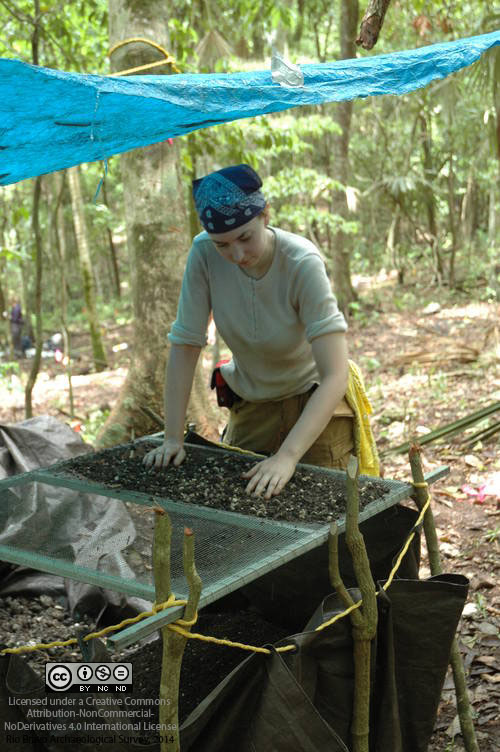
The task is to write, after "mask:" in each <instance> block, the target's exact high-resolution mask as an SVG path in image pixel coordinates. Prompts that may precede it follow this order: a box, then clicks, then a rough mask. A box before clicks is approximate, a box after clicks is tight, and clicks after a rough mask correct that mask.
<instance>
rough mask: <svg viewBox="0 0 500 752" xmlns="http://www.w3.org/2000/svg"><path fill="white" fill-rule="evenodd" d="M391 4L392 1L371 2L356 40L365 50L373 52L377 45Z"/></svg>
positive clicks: (371, 0)
mask: <svg viewBox="0 0 500 752" xmlns="http://www.w3.org/2000/svg"><path fill="white" fill-rule="evenodd" d="M390 2H391V0H369V3H368V7H367V9H366V11H365V15H364V16H363V20H362V21H361V27H360V30H359V37H358V38H357V39H356V44H357V45H361V46H362V47H363V49H364V50H371V49H373V47H375V45H376V44H377V39H378V35H379V34H380V31H381V30H382V25H383V23H384V18H385V14H386V11H387V8H388V7H389V3H390Z"/></svg>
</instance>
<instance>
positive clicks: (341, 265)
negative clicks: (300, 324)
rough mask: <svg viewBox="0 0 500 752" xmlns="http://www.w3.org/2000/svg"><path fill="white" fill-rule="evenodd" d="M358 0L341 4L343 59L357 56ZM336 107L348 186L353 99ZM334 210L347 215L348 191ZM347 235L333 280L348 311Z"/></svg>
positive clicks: (340, 171)
mask: <svg viewBox="0 0 500 752" xmlns="http://www.w3.org/2000/svg"><path fill="white" fill-rule="evenodd" d="M358 15H359V7H358V0H342V4H341V24H340V28H341V58H342V59H343V60H345V59H347V58H352V57H355V56H356V44H355V41H354V40H355V38H356V29H357V24H358ZM336 107H337V110H336V118H335V119H336V121H337V122H338V124H339V125H340V127H341V129H342V133H341V135H339V136H335V137H334V155H335V159H334V163H333V164H334V170H335V175H334V176H333V177H335V179H336V180H338V181H340V182H341V183H342V185H344V186H346V185H347V184H348V181H349V139H350V131H351V118H352V110H353V103H352V101H349V102H339V103H338V104H337V106H336ZM332 211H333V213H334V214H338V215H339V216H341V217H344V218H347V214H348V208H347V201H346V196H345V192H344V191H335V192H334V194H333V196H332ZM348 243H349V241H348V238H347V236H346V235H345V233H344V232H343V231H342V230H339V231H338V232H337V233H336V235H335V237H334V240H333V248H332V259H333V281H334V287H335V292H336V295H337V299H338V303H339V307H340V308H341V310H343V311H347V309H348V306H349V303H351V302H352V301H353V300H355V299H356V293H355V292H354V289H353V287H352V282H351V270H350V249H349V244H348Z"/></svg>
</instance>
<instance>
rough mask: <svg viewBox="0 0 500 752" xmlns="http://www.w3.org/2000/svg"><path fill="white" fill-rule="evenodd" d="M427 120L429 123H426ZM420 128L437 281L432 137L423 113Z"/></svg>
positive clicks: (439, 272)
mask: <svg viewBox="0 0 500 752" xmlns="http://www.w3.org/2000/svg"><path fill="white" fill-rule="evenodd" d="M428 118H429V121H428ZM420 126H421V131H422V159H423V167H424V177H425V181H426V185H425V187H424V189H423V198H424V202H425V209H426V212H427V223H428V226H429V234H430V238H431V240H430V245H431V252H432V257H433V259H434V264H435V269H436V273H437V275H438V279H439V281H441V280H442V278H443V274H444V268H443V259H442V257H441V253H440V252H439V246H438V242H437V234H438V229H437V221H436V199H435V196H434V191H433V189H432V183H433V181H434V177H435V169H434V163H433V158H432V137H431V126H430V115H428V114H427V113H426V112H425V111H423V112H422V113H421V115H420Z"/></svg>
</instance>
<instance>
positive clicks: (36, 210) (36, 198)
mask: <svg viewBox="0 0 500 752" xmlns="http://www.w3.org/2000/svg"><path fill="white" fill-rule="evenodd" d="M33 10H34V19H35V23H34V27H33V32H32V35H31V55H32V60H33V65H38V64H39V58H38V41H39V22H40V0H34V2H33ZM41 195H42V177H41V176H40V175H39V176H38V177H37V178H35V183H34V187H33V210H32V215H31V228H32V230H33V238H34V245H35V253H34V257H35V270H36V271H35V316H36V348H35V357H34V358H33V363H32V364H31V370H30V372H29V375H28V381H27V383H26V387H25V390H24V415H25V417H26V418H32V417H33V405H32V399H31V397H32V393H33V387H34V386H35V383H36V379H37V376H38V371H39V370H40V361H41V358H42V339H43V328H42V231H41V228H40V197H41ZM26 300H27V296H26ZM26 320H28V314H26ZM28 321H29V320H28ZM29 328H30V325H29V324H28V329H29Z"/></svg>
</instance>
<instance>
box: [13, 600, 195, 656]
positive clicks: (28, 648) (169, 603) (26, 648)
mask: <svg viewBox="0 0 500 752" xmlns="http://www.w3.org/2000/svg"><path fill="white" fill-rule="evenodd" d="M186 604H187V601H186V600H179V601H178V600H176V598H175V595H174V594H173V593H172V594H171V595H170V597H169V598H168V599H167V600H166V601H164V602H163V603H159V604H154V605H153V608H152V609H151V611H143V612H142V613H140V614H137V616H133V617H130V618H129V619H124V620H123V621H121V622H120V623H119V624H113V625H112V626H110V627H105V628H104V629H101V630H100V631H99V632H90V633H89V634H87V635H85V637H84V638H83V641H84V642H88V640H93V639H94V638H96V637H104V636H105V635H107V634H109V633H110V632H117V631H118V630H119V629H123V627H127V626H128V625H129V624H136V623H137V622H138V621H141V620H142V619H146V618H147V617H148V616H154V615H155V614H157V613H158V611H163V610H164V609H166V608H172V607H173V606H185V605H186ZM179 621H180V623H187V622H183V621H182V620H179ZM191 623H194V622H189V624H191ZM77 644H78V640H77V639H76V638H75V637H72V638H71V639H70V640H64V641H62V640H56V641H55V642H39V643H37V644H36V645H22V646H21V647H18V648H4V649H3V650H0V655H4V654H5V653H17V654H18V653H29V652H32V651H33V650H47V649H48V648H58V647H66V646H67V645H77Z"/></svg>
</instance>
